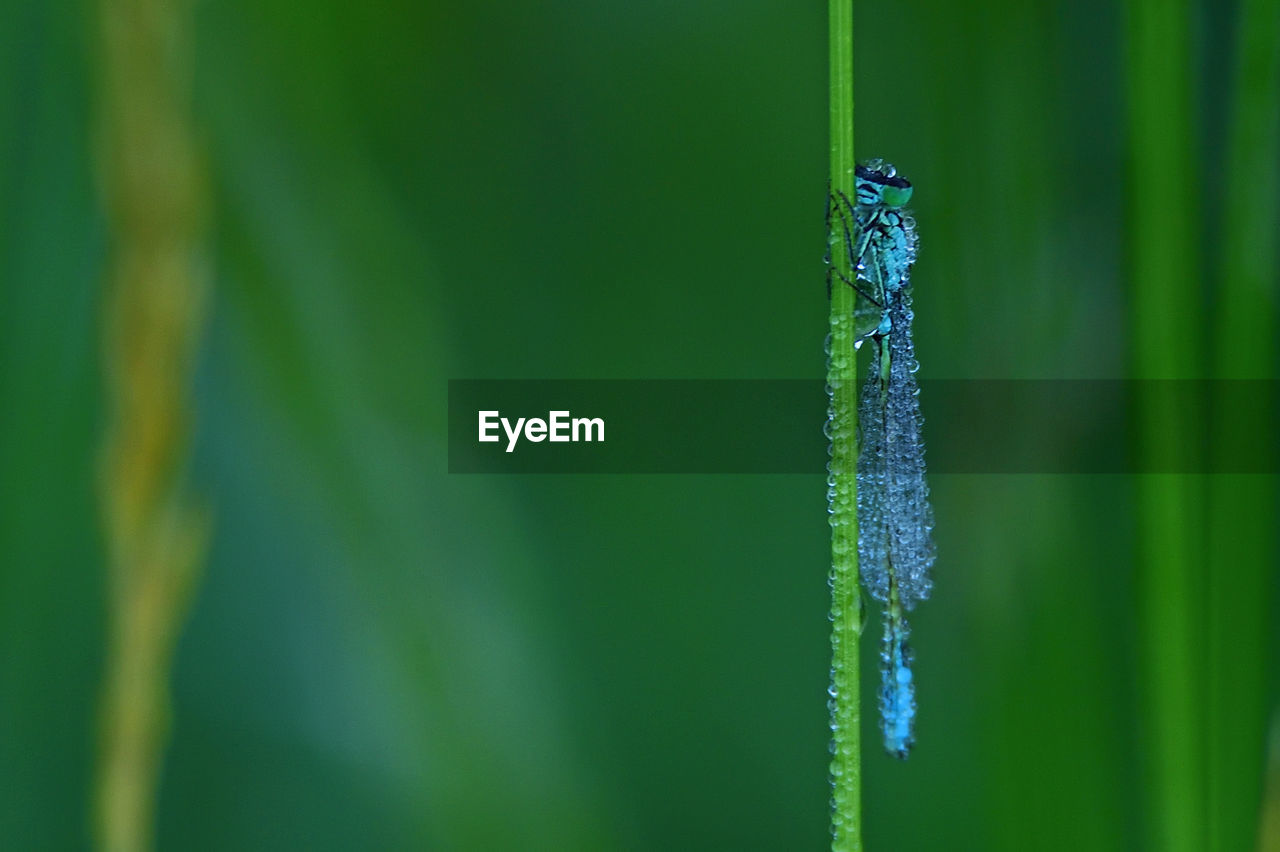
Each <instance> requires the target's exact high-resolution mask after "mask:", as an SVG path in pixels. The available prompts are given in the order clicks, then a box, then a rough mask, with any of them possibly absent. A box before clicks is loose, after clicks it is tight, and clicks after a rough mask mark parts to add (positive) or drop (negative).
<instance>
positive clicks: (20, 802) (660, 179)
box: [0, 0, 1280, 850]
mask: <svg viewBox="0 0 1280 852" xmlns="http://www.w3.org/2000/svg"><path fill="white" fill-rule="evenodd" d="M856 14H857V17H856V29H855V41H856V46H857V48H856V63H857V67H856V123H857V134H858V135H857V145H858V153H859V156H860V157H870V156H882V157H885V158H887V159H889V160H891V161H892V162H894V163H895V164H896V165H897V166H898V167H899V169H900V170H901V171H902V172H903V173H904V174H905V175H907V176H908V177H910V178H911V180H912V181H913V182H914V183H915V185H916V192H915V197H914V199H913V207H914V209H915V212H916V216H917V219H918V221H919V228H920V233H921V239H922V250H921V254H920V259H919V263H918V264H917V267H916V270H915V278H916V281H917V286H916V311H917V322H916V345H917V350H918V353H919V357H920V360H921V363H922V365H923V368H922V373H921V375H922V376H924V377H927V378H961V379H962V378H1089V377H1099V378H1116V377H1123V376H1126V375H1128V374H1129V370H1130V367H1129V362H1128V350H1129V346H1128V343H1127V334H1128V332H1127V330H1126V329H1127V328H1128V324H1129V322H1130V310H1131V308H1130V306H1129V302H1128V298H1127V295H1126V289H1125V280H1126V278H1125V275H1126V248H1125V237H1124V234H1125V227H1126V224H1125V221H1126V220H1125V217H1126V211H1127V209H1128V208H1127V205H1128V204H1129V203H1130V201H1129V200H1127V199H1126V195H1125V187H1126V182H1125V179H1126V166H1125V142H1124V139H1125V135H1124V134H1125V113H1124V110H1125V97H1124V93H1125V83H1124V55H1125V52H1124V44H1123V41H1124V23H1123V18H1124V13H1123V9H1122V8H1121V7H1119V6H1118V5H1117V4H1115V3H1111V2H1098V0H1084V2H1065V0H1063V2H1053V3H1042V4H1023V3H1016V2H1012V0H990V2H983V3H974V4H951V3H944V2H926V0H907V2H898V3H888V2H886V3H876V4H872V3H861V4H860V5H858V6H857V8H856ZM1192 19H1193V22H1194V39H1193V56H1194V60H1195V64H1194V66H1193V67H1192V70H1191V83H1192V84H1193V88H1194V91H1195V92H1196V93H1197V101H1196V102H1197V103H1198V104H1199V105H1200V106H1199V107H1198V112H1197V113H1196V114H1195V128H1196V131H1195V132H1196V133H1197V134H1198V135H1197V137H1196V139H1194V140H1193V141H1194V144H1195V145H1196V146H1197V149H1198V150H1199V152H1200V156H1201V157H1202V158H1203V161H1204V162H1207V163H1211V164H1212V163H1219V162H1221V161H1222V159H1223V157H1224V156H1225V154H1224V151H1225V148H1226V146H1227V140H1226V132H1225V130H1224V127H1225V126H1226V125H1227V110H1228V108H1229V103H1230V101H1229V99H1227V98H1226V97H1225V96H1224V93H1225V91H1226V90H1227V88H1228V86H1229V80H1230V78H1231V75H1232V59H1231V55H1232V53H1231V52H1232V44H1233V33H1234V25H1235V21H1236V20H1237V18H1236V10H1235V9H1234V8H1233V7H1232V6H1231V4H1216V3H1215V4H1210V3H1204V4H1203V6H1202V7H1197V9H1196V10H1195V14H1194V15H1193V16H1192ZM194 34H195V35H194V41H195V44H194V57H193V73H194V79H193V85H194V115H195V128H196V133H197V138H198V141H199V144H200V145H201V147H202V148H203V151H204V154H205V156H206V158H207V169H208V174H209V177H210V188H209V193H210V203H211V211H212V212H211V216H210V219H209V228H208V234H207V245H208V247H209V268H210V270H211V273H212V282H213V290H212V292H213V296H212V301H211V305H210V307H209V310H208V312H207V322H206V327H205V336H204V340H203V344H202V350H201V356H200V360H199V368H198V373H197V377H196V383H195V391H194V406H195V411H196V413H197V418H196V422H195V424H194V449H193V463H192V477H191V481H192V489H193V490H194V491H195V492H196V493H197V494H199V495H201V496H202V497H204V498H205V499H207V501H208V502H209V503H210V504H211V505H212V507H213V509H214V520H215V527H214V534H213V539H212V543H211V547H210V552H209V554H208V559H207V565H206V568H205V571H204V576H203V579H202V583H201V586H200V588H199V591H198V596H197V598H196V599H195V601H194V604H193V606H192V610H191V613H190V616H189V621H188V623H187V626H186V628H185V630H184V632H183V635H182V638H181V641H180V643H179V646H178V650H177V655H176V660H175V668H174V671H173V675H172V701H173V722H172V735H171V740H170V744H169V750H168V754H167V757H166V762H165V766H164V771H163V778H162V783H161V789H160V793H159V803H158V829H157V844H158V847H159V848H161V849H392V848H423V849H459V850H490V849H494V850H497V849H527V850H542V849H546V850H610V849H646V850H647V849H691V850H692V849H779V850H781V849H819V848H822V847H823V846H824V845H825V844H826V842H827V841H826V836H827V818H828V811H827V808H828V806H827V779H826V764H827V750H826V742H827V718H826V712H827V711H826V707H825V701H826V685H827V670H828V665H829V646H828V638H827V629H828V624H827V621H826V612H827V607H828V600H827V588H826V585H825V577H826V570H827V569H826V566H827V563H828V553H827V548H828V528H827V524H826V514H825V502H824V485H823V481H822V478H821V477H820V476H816V475H815V476H812V477H804V476H755V477H751V476H741V477H727V476H726V477H697V476H669V477H661V476H648V477H644V476H608V477H603V476H601V477H571V476H530V477H505V478H504V477H490V476H449V475H448V474H447V473H446V471H445V446H444V441H445V436H444V431H445V424H446V419H445V410H444V406H445V402H446V384H445V383H446V381H447V380H448V379H450V378H615V377H616V378H683V377H688V378H791V377H796V378H817V377H820V376H821V375H823V370H824V363H823V353H822V338H823V334H824V333H825V326H826V309H827V303H826V299H825V297H824V292H823V268H822V264H821V257H822V253H823V249H824V233H823V223H822V205H823V195H824V187H825V183H826V177H827V176H826V168H827V102H826V98H827V88H826V50H827V47H826V37H827V33H826V9H825V6H823V5H822V4H781V3H762V2H738V3H732V4H731V3H710V2H705V3H704V2H684V3H673V2H656V3H644V4H628V3H573V2H549V3H521V2H510V3H484V2H481V3H474V4H438V3H430V2H428V3H419V2H405V0H392V2H388V3H381V4H353V3H346V2H334V0H314V1H313V2H310V3H306V4H298V3H294V2H291V0H257V2H252V3H249V2H226V1H225V0H204V2H201V3H199V4H198V5H197V6H196V8H195V11H194ZM99 61H100V56H99V52H98V50H97V48H96V35H95V29H94V26H93V23H92V10H91V9H87V8H86V7H85V6H84V4H80V3H68V2H64V0H51V2H48V3H32V2H16V3H8V4H3V5H2V6H0V146H3V147H2V149H0V150H2V152H3V153H2V156H0V217H3V218H2V220H0V221H2V222H3V227H2V228H0V359H2V362H0V363H2V366H3V369H2V370H0V790H2V791H3V794H2V795H0V838H3V839H2V840H0V845H4V846H5V847H6V848H14V849H72V848H82V847H84V846H86V845H88V844H89V842H90V837H91V833H92V832H91V826H90V820H89V812H90V799H91V793H90V791H91V786H92V780H93V772H94V757H95V748H96V745H95V743H96V732H97V727H96V725H97V721H96V718H97V717H96V710H95V704H96V701H97V699H98V694H99V689H100V684H101V672H102V669H103V664H104V650H103V644H104V633H105V625H106V613H105V602H106V595H105V560H104V556H103V545H102V537H101V533H100V524H99V521H98V511H97V509H96V505H95V501H96V491H95V481H94V474H95V460H96V457H97V453H98V450H99V447H100V445H101V441H102V429H103V418H104V408H103V403H102V393H103V391H102V380H101V378H100V377H101V366H100V364H99V349H100V346H99V337H100V320H99V313H100V310H101V307H102V287H103V280H104V276H105V274H106V273H105V270H106V263H107V248H108V245H109V241H110V236H109V233H108V226H107V224H106V221H105V219H104V217H103V214H102V210H101V205H100V203H99V200H98V195H97V192H98V180H99V178H98V173H97V168H98V165H97V161H96V159H95V156H96V154H95V141H94V140H95V120H96V119H95V112H94V98H95V97H96V93H97V90H96V82H95V81H96V80H97V79H98V73H97V71H96V70H95V64H96V63H97V62H99ZM1275 153H1276V156H1277V157H1280V151H1276V152H1275ZM1197 181H1199V182H1200V183H1199V185H1200V186H1201V187H1202V188H1204V189H1205V190H1206V191H1205V193H1204V196H1203V198H1201V199H1199V200H1200V201H1201V202H1202V210H1203V213H1204V221H1205V222H1208V223H1210V224H1209V226H1207V230H1206V231H1205V232H1204V234H1203V237H1204V239H1205V241H1206V244H1209V240H1210V238H1211V237H1212V236H1213V235H1214V233H1216V231H1215V230H1214V228H1215V227H1216V226H1214V225H1213V223H1214V222H1216V216H1217V213H1218V211H1219V208H1220V207H1221V204H1222V200H1221V198H1220V197H1219V196H1218V195H1215V193H1214V192H1213V189H1214V187H1215V186H1216V184H1215V183H1214V175H1213V170H1212V169H1206V172H1205V174H1204V175H1202V176H1198V177H1197ZM1271 248H1272V249H1274V243H1272V244H1271ZM1271 292H1272V296H1274V289H1273V290H1272V291H1271ZM1187 345H1188V346H1197V345H1198V342H1197V341H1188V342H1187ZM1264 369H1266V370H1270V369H1271V365H1267V366H1266V367H1264ZM924 406H925V415H926V417H928V414H929V411H928V400H927V399H926V400H924ZM964 428H965V424H963V423H944V422H938V421H934V420H930V421H929V422H928V423H927V424H926V438H927V436H928V434H929V432H930V431H935V430H948V429H964ZM814 440H815V441H820V440H822V438H821V432H820V424H819V423H815V424H814ZM1273 485H1274V483H1273ZM932 486H933V490H934V494H935V500H936V514H937V518H938V527H937V539H938V551H939V554H940V556H939V560H938V565H937V575H936V590H935V595H934V599H933V600H932V601H930V602H928V603H927V604H926V605H924V606H922V607H921V608H920V609H919V611H918V612H917V614H916V617H915V619H914V626H915V646H916V649H917V655H918V682H919V690H920V702H921V709H920V727H919V731H918V735H919V746H918V748H917V750H916V753H915V754H914V755H913V756H912V758H911V759H910V760H909V761H907V762H906V763H898V762H896V761H893V760H891V759H890V758H888V757H885V756H884V755H883V754H882V753H881V752H880V751H879V749H878V747H877V745H876V744H877V742H878V737H877V736H876V733H875V728H874V725H875V714H874V711H873V703H872V702H871V696H872V689H871V687H870V684H871V682H872V680H871V679H870V678H873V677H874V674H873V673H874V654H875V643H874V642H866V643H864V644H865V648H864V651H865V657H864V659H865V663H864V670H865V671H866V672H867V675H868V678H869V679H868V680H867V681H866V685H865V686H864V700H865V702H866V703H865V707H866V713H865V717H866V718H865V721H866V725H867V727H866V730H865V733H864V740H865V742H866V754H865V758H864V790H865V804H864V812H865V819H866V837H867V844H868V848H870V849H873V850H914V849H955V850H1025V849H1045V850H1056V849H1063V850H1080V849H1091V850H1092V849H1098V850H1127V849H1135V848H1155V847H1153V846H1149V844H1146V843H1145V841H1144V839H1145V838H1146V837H1147V835H1146V834H1145V830H1144V828H1143V826H1144V819H1143V813H1144V808H1145V807H1147V803H1146V801H1145V799H1144V792H1143V791H1144V779H1143V771H1144V770H1143V761H1142V753H1141V749H1142V743H1143V736H1144V722H1143V710H1142V707H1143V686H1142V683H1143V681H1142V678H1141V676H1140V675H1139V669H1140V651H1139V644H1140V643H1139V640H1138V638H1137V629H1136V627H1135V615H1134V613H1135V609H1136V604H1135V595H1136V580H1135V547H1136V545H1135V532H1134V529H1135V512H1134V500H1135V482H1134V478H1131V477H1119V476H1106V477H1104V476H1097V477H1090V476H1033V475H1021V476H996V475H988V476H955V475H953V476H937V477H934V478H933V480H932ZM1272 521H1273V519H1267V523H1268V524H1269V525H1270V524H1271V523H1272ZM1248 558H1250V559H1252V560H1253V561H1254V564H1260V565H1262V566H1263V567H1262V576H1263V577H1265V578H1266V585H1265V587H1264V588H1265V591H1266V604H1267V605H1268V606H1269V605H1270V604H1271V602H1273V600H1274V596H1275V593H1276V588H1275V586H1276V582H1275V577H1276V570H1275V569H1276V561H1275V555H1274V542H1273V541H1271V540H1270V538H1264V539H1263V540H1260V542H1259V543H1258V544H1257V545H1256V547H1255V548H1254V550H1253V551H1252V552H1251V553H1249V554H1248ZM1224 570H1226V569H1224ZM1273 645H1274V634H1273V633H1268V635H1267V643H1266V646H1267V647H1271V646H1273ZM1263 651H1264V649H1263V648H1260V647H1249V648H1245V649H1243V650H1241V651H1240V654H1242V655H1243V657H1244V664H1245V665H1246V666H1247V667H1249V668H1251V669H1256V670H1257V671H1258V672H1264V671H1273V669H1268V668H1266V667H1267V666H1268V660H1267V657H1266V656H1265V654H1264V652H1263ZM1257 680H1258V683H1257V684H1252V682H1251V685H1250V686H1249V687H1248V688H1242V689H1240V690H1237V691H1233V692H1232V694H1233V696H1235V697H1236V698H1237V699H1238V700H1239V701H1240V702H1242V703H1246V704H1247V705H1248V706H1249V707H1253V708H1256V711H1257V713H1256V715H1258V716H1259V717H1260V718H1265V714H1267V713H1269V712H1270V708H1271V707H1273V698H1274V695H1275V692H1276V686H1277V680H1278V679H1277V677H1276V676H1275V674H1270V675H1267V676H1266V677H1263V676H1262V675H1261V674H1259V675H1258V677H1257ZM1228 688H1231V686H1230V685H1229V686H1228ZM1242 736H1247V737H1248V738H1250V739H1249V740H1248V741H1249V742H1253V741H1254V740H1257V741H1258V742H1261V738H1262V731H1261V730H1260V729H1258V726H1256V725H1255V726H1254V729H1251V730H1249V731H1246V732H1244V733H1243V734H1242ZM1247 757H1248V759H1246V760H1243V761H1241V762H1240V763H1239V764H1238V765H1233V766H1231V767H1230V768H1231V771H1232V774H1233V778H1234V779H1235V781H1238V782H1240V783H1242V784H1243V785H1244V789H1246V790H1252V791H1253V795H1254V796H1255V797H1256V796H1257V795H1258V790H1259V789H1260V787H1261V783H1262V780H1261V779H1262V772H1263V765H1264V755H1263V754H1262V753H1261V752H1260V751H1259V750H1255V751H1254V752H1252V753H1249V754H1248V755H1247ZM1242 807H1243V812H1244V816H1243V817H1242V818H1240V819H1237V820H1236V822H1235V824H1234V826H1233V827H1232V828H1231V831H1232V836H1233V837H1240V838H1253V837H1254V834H1255V826H1256V820H1257V807H1256V798H1254V800H1253V801H1252V802H1250V801H1245V802H1244V803H1243V805H1242ZM1223 848H1240V849H1245V848H1249V849H1253V848H1257V847H1256V845H1248V846H1246V845H1236V844H1234V843H1231V842H1228V843H1226V844H1225V845H1224V847H1223Z"/></svg>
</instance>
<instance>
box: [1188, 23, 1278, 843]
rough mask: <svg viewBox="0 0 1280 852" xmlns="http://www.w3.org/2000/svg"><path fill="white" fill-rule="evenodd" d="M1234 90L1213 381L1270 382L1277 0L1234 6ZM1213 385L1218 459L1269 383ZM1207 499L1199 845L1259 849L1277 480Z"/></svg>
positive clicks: (1251, 422)
mask: <svg viewBox="0 0 1280 852" xmlns="http://www.w3.org/2000/svg"><path fill="white" fill-rule="evenodd" d="M1232 97H1233V104H1232V113H1231V125H1230V130H1229V138H1228V143H1227V160H1226V163H1225V177H1226V196H1225V199H1224V203H1223V223H1222V239H1221V240H1220V250H1221V252H1222V254H1221V257H1220V258H1219V259H1218V260H1219V264H1218V269H1219V281H1218V286H1217V287H1215V294H1216V299H1217V315H1216V317H1215V323H1214V335H1213V339H1214V346H1213V347H1212V351H1213V354H1214V356H1215V359H1216V362H1215V364H1214V378H1217V379H1227V380H1231V379H1271V378H1274V375H1275V371H1274V367H1273V365H1274V363H1275V357H1276V349H1275V339H1276V331H1277V328H1276V311H1275V297H1276V292H1275V289H1276V277H1277V272H1278V271H1280V270H1278V269H1277V264H1278V263H1280V256H1278V252H1280V244H1278V243H1277V237H1276V234H1277V231H1278V230H1280V156H1278V155H1280V0H1244V2H1243V3H1242V4H1241V6H1240V13H1239V19H1238V21H1237V28H1236V68H1235V75H1234V81H1233V89H1232ZM1216 387H1217V388H1218V392H1217V399H1216V400H1215V402H1216V404H1215V405H1214V407H1213V412H1214V420H1213V422H1212V429H1213V432H1212V436H1213V443H1212V446H1213V448H1214V452H1215V454H1217V455H1218V457H1219V458H1220V459H1225V457H1226V456H1227V455H1228V454H1230V453H1231V452H1232V449H1233V448H1235V447H1239V446H1254V445H1257V444H1258V441H1257V436H1259V435H1266V434H1269V431H1270V429H1271V424H1272V419H1271V414H1270V410H1269V406H1270V405H1273V404H1274V403H1275V400H1274V398H1270V397H1271V395H1269V394H1265V393H1263V394H1258V393H1257V391H1258V389H1259V388H1260V387H1269V385H1267V386H1260V385H1252V384H1251V385H1248V386H1240V385H1235V384H1230V383H1223V384H1219V385H1217V386H1216ZM1268 445H1269V444H1268ZM1273 461H1274V456H1272V457H1271V458H1264V459H1258V465H1259V466H1258V467H1257V468H1256V469H1257V470H1258V471H1266V470H1270V469H1272V468H1271V463H1272V462H1273ZM1214 469H1215V470H1218V469H1220V466H1219V465H1216V464H1215V466H1214ZM1209 495H1210V503H1209V527H1208V528H1209V545H1208V546H1209V560H1208V564H1209V572H1208V583H1209V593H1208V598H1207V602H1206V607H1205V612H1206V616H1207V622H1208V634H1209V635H1208V683H1207V685H1206V689H1205V694H1206V695H1207V696H1208V714H1209V715H1208V722H1207V729H1206V733H1207V737H1208V783H1209V789H1208V836H1209V843H1210V845H1209V846H1208V847H1207V848H1208V849H1209V850H1211V852H1216V850H1231V849H1249V848H1253V847H1254V846H1255V844H1256V839H1255V833H1256V832H1257V831H1258V822H1259V811H1260V808H1261V800H1262V779H1263V773H1264V771H1265V769H1264V767H1265V756H1266V753H1267V748H1266V743H1267V724H1268V718H1267V702H1268V698H1269V695H1268V688H1267V673H1268V672H1269V671H1271V665H1272V663H1273V660H1272V658H1271V654H1270V643H1269V642H1268V628H1267V613H1268V609H1269V607H1268V603H1269V601H1270V600H1271V597H1272V595H1271V570H1272V566H1273V565H1275V558H1276V548H1275V533H1274V530H1273V519H1274V518H1275V513H1276V486H1275V480H1274V478H1273V477H1270V476H1257V475H1253V476H1251V475H1227V474H1218V475H1215V476H1213V477H1212V478H1211V480H1210V491H1209Z"/></svg>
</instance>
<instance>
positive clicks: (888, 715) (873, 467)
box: [827, 160, 935, 758]
mask: <svg viewBox="0 0 1280 852" xmlns="http://www.w3.org/2000/svg"><path fill="white" fill-rule="evenodd" d="M855 179H856V191H855V193H854V198H853V199H850V198H849V197H848V196H847V195H846V194H845V193H843V192H841V191H839V190H837V191H836V192H835V193H834V195H833V196H832V197H831V198H830V199H829V202H828V205H829V206H828V211H829V212H828V228H829V231H830V237H829V240H830V243H829V244H830V246H831V247H833V248H834V247H836V246H839V247H840V248H841V249H842V250H843V251H844V252H845V253H846V255H847V260H848V263H849V269H850V270H851V271H852V274H853V280H850V279H849V278H847V277H846V276H845V275H844V274H843V273H842V272H841V271H840V270H839V269H838V268H837V266H836V265H835V264H831V262H830V261H831V258H830V255H828V258H827V260H828V264H829V266H828V279H827V283H828V289H830V286H831V276H832V275H835V276H838V277H839V279H840V280H841V281H843V282H844V283H845V284H847V285H849V286H850V287H852V288H853V289H854V290H855V291H856V292H857V294H858V298H857V300H856V305H857V307H855V310H854V318H855V326H856V328H857V331H856V333H857V334H858V341H859V342H858V344H857V345H858V346H861V345H862V343H869V344H870V346H871V368H870V371H869V372H868V374H867V380H866V382H864V384H863V386H862V390H861V392H860V395H859V397H858V438H859V441H858V444H859V450H858V468H857V484H858V501H857V505H858V562H859V565H860V566H861V568H860V570H861V574H862V583H863V586H864V587H865V588H866V591H867V593H868V594H869V595H870V596H871V597H873V598H875V599H876V600H878V601H881V602H882V603H883V604H884V638H883V644H882V646H881V650H880V661H881V665H880V674H881V687H880V718H881V726H882V730H883V733H884V745H885V749H886V750H887V751H888V752H889V753H890V754H892V755H894V756H896V757H900V758H905V757H906V756H907V754H908V753H909V752H910V750H911V746H912V744H913V743H914V741H915V731H914V727H915V715H916V701H915V685H914V683H913V680H912V673H911V663H912V653H911V649H910V647H909V646H908V644H907V638H908V636H909V634H910V628H909V627H908V625H907V618H906V612H907V611H908V610H911V609H913V608H914V607H915V605H916V604H917V603H918V602H920V601H922V600H924V599H925V598H927V597H928V596H929V591H930V589H931V588H932V582H931V580H930V579H929V572H930V569H931V568H932V567H933V562H934V557H935V550H934V544H933V508H932V507H931V506H930V504H929V487H928V485H927V484H926V483H925V466H924V443H923V440H922V438H921V426H922V423H923V418H922V417H921V415H920V400H919V395H920V389H919V386H918V385H917V384H916V378H915V373H916V370H917V369H918V368H919V363H918V362H917V361H916V357H915V345H914V344H913V343H912V340H911V320H912V318H913V316H914V315H913V313H912V311H911V265H912V264H913V263H914V262H915V259H916V229H915V220H914V219H912V218H911V217H910V216H909V215H908V214H907V213H906V212H905V211H904V210H903V207H904V205H906V203H907V201H908V200H910V198H911V184H910V183H909V182H908V181H906V180H905V179H903V178H901V177H899V176H898V174H897V172H896V170H895V169H894V168H893V166H890V165H888V164H886V163H882V162H880V161H879V160H874V161H871V162H868V163H866V164H865V165H861V166H858V167H857V171H856V173H855Z"/></svg>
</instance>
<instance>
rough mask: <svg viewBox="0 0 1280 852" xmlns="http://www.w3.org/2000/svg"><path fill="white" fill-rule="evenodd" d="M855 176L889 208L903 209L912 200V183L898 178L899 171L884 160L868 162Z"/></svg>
mask: <svg viewBox="0 0 1280 852" xmlns="http://www.w3.org/2000/svg"><path fill="white" fill-rule="evenodd" d="M854 176H855V177H856V178H857V179H858V181H859V183H864V184H866V185H867V186H866V188H867V189H869V190H871V191H873V192H874V193H875V194H876V195H878V196H879V197H880V200H881V201H883V202H884V204H885V205H886V206H888V207H902V206H903V205H904V204H906V203H907V202H908V201H910V200H911V182H910V181H908V180H907V179H906V178H902V177H898V170H897V169H895V168H894V167H893V166H891V165H889V164H888V163H886V162H884V161H883V160H868V161H867V162H865V163H863V164H862V165H860V166H858V167H857V168H856V169H855V170H854ZM860 188H861V187H860Z"/></svg>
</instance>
